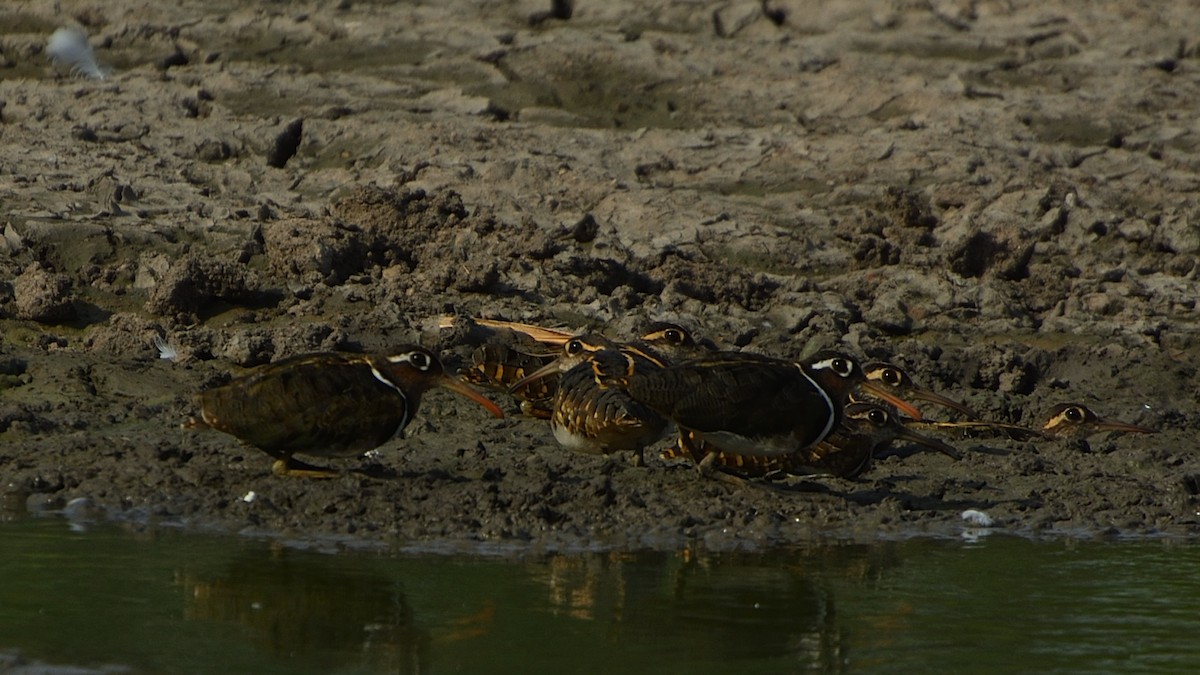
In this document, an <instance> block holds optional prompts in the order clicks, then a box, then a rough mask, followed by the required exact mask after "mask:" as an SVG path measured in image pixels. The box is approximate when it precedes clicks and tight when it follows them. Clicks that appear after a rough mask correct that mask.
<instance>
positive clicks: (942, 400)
mask: <svg viewBox="0 0 1200 675" xmlns="http://www.w3.org/2000/svg"><path fill="white" fill-rule="evenodd" d="M863 375H865V376H866V378H867V381H868V382H872V383H875V384H877V385H879V386H882V387H886V388H887V389H889V390H890V391H892V392H893V393H895V394H896V395H897V396H902V397H904V399H905V400H909V401H911V400H917V401H928V402H929V403H934V404H937V405H940V406H945V407H947V408H952V409H954V410H957V411H959V412H961V413H962V414H964V415H966V416H967V418H968V419H972V420H977V419H979V415H978V414H976V413H975V411H974V410H971V409H970V408H968V407H967V406H965V405H963V404H961V403H959V402H958V401H955V400H953V399H949V398H946V397H945V396H942V395H941V394H938V393H936V392H933V391H930V390H928V389H922V388H921V387H918V386H917V383H916V382H915V381H914V380H913V378H912V376H910V375H909V374H908V373H907V372H906V371H905V370H904V369H903V368H901V367H900V366H897V365H895V364H891V363H885V362H883V361H874V362H871V363H868V364H866V365H865V366H863ZM859 396H860V395H859V394H858V392H855V393H854V394H852V395H851V398H852V399H853V400H859Z"/></svg>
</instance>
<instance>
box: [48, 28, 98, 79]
mask: <svg viewBox="0 0 1200 675" xmlns="http://www.w3.org/2000/svg"><path fill="white" fill-rule="evenodd" d="M46 55H47V56H49V57H50V60H51V61H54V62H55V63H57V64H60V65H63V66H65V67H68V68H70V69H71V73H72V74H73V75H82V76H84V77H86V78H89V79H92V80H103V79H104V78H106V77H108V71H106V70H105V69H103V68H101V67H100V64H99V63H96V55H95V54H94V53H93V52H92V46H91V45H90V44H88V41H87V36H86V35H84V34H83V33H81V32H79V31H78V30H76V29H74V28H59V29H58V30H56V31H54V34H53V35H51V36H50V42H48V43H47V44H46Z"/></svg>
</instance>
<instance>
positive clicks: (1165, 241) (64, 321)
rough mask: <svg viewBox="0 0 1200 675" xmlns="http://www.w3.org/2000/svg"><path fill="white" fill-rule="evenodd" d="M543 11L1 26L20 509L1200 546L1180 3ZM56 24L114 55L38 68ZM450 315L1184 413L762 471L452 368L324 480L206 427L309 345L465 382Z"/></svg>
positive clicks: (399, 529) (355, 531)
mask: <svg viewBox="0 0 1200 675" xmlns="http://www.w3.org/2000/svg"><path fill="white" fill-rule="evenodd" d="M543 4H547V5H548V3H532V2H530V3H525V2H519V3H509V4H504V5H496V6H487V7H479V6H477V4H475V3H453V2H452V3H440V4H438V5H437V6H432V5H430V6H426V5H380V4H374V3H353V4H350V3H342V4H338V5H324V4H310V3H302V2H288V3H275V4H272V5H270V6H263V7H257V6H256V7H253V8H245V7H241V6H240V5H237V4H236V3H228V5H227V6H224V5H223V4H222V3H221V2H217V3H205V4H195V3H184V4H183V5H180V6H178V7H169V8H168V7H165V6H158V5H147V4H145V3H143V2H138V1H134V0H123V1H121V2H117V3H115V4H113V3H108V4H106V5H105V7H104V8H103V9H101V8H99V7H98V6H93V5H89V4H87V3H65V4H63V5H62V12H63V13H61V14H55V13H53V11H52V10H51V9H49V8H47V9H44V10H43V9H39V8H35V7H25V6H22V7H12V8H8V9H4V10H0V18H3V20H2V21H0V25H2V26H5V28H4V29H3V32H0V63H2V64H3V65H4V68H3V69H0V135H2V136H3V139H4V142H3V143H2V144H0V203H2V204H3V211H2V212H0V229H2V234H3V237H0V336H2V338H0V488H2V489H3V494H4V507H5V509H6V510H7V511H8V512H25V511H32V512H38V513H42V512H59V511H65V512H66V513H67V514H68V515H69V516H71V517H75V518H85V519H87V518H111V519H118V520H128V521H133V522H138V523H164V524H183V525H185V526H189V527H196V528H203V529H216V530H222V531H231V532H243V533H250V534H262V535H266V536H284V537H299V538H333V539H340V540H347V541H356V542H373V543H374V542H378V543H381V544H384V545H399V546H416V547H421V546H426V547H436V546H450V547H452V548H453V547H458V546H462V547H466V548H479V547H481V546H482V547H484V548H486V547H493V548H506V547H532V548H543V549H554V550H561V549H590V548H625V547H630V548H673V547H677V546H679V545H681V543H683V542H699V543H701V544H703V545H705V546H708V547H712V548H714V549H728V548H760V547H768V546H775V545H784V544H789V543H796V542H802V541H811V540H813V539H824V538H837V539H855V540H871V539H875V538H879V537H884V538H893V537H908V536H921V535H958V534H960V533H962V532H963V531H964V529H965V528H968V529H969V528H975V527H977V523H976V522H973V521H967V520H964V519H963V517H962V514H963V512H964V511H968V510H976V511H982V512H985V513H986V514H987V515H988V516H989V517H990V519H991V523H992V525H991V527H992V528H994V529H996V530H998V531H1007V532H1015V533H1019V534H1025V535H1030V536H1041V535H1055V536H1171V537H1191V536H1195V535H1196V534H1200V515H1198V514H1200V498H1198V496H1197V495H1198V493H1200V455H1198V453H1197V451H1196V448H1197V447H1198V445H1200V443H1198V439H1200V422H1198V419H1197V416H1196V414H1195V410H1196V404H1197V394H1198V387H1197V379H1196V377H1197V372H1196V366H1195V364H1196V361H1197V356H1198V355H1200V343H1198V341H1197V335H1198V330H1200V321H1198V320H1197V314H1196V298H1197V295H1198V293H1197V290H1198V287H1197V280H1196V276H1197V269H1196V262H1197V255H1198V254H1200V224H1198V223H1200V208H1198V206H1197V199H1196V194H1197V185H1198V184H1200V153H1198V143H1197V138H1198V137H1197V133H1198V131H1197V129H1196V128H1195V126H1194V124H1193V123H1192V122H1191V120H1192V119H1193V117H1194V108H1195V106H1194V102H1195V101H1196V100H1200V84H1198V82H1200V81H1198V80H1197V78H1196V77H1195V73H1196V71H1197V68H1200V61H1198V60H1197V58H1196V50H1197V47H1196V44H1195V38H1194V36H1193V35H1192V34H1191V33H1189V32H1188V31H1187V30H1186V28H1185V27H1186V26H1188V25H1191V22H1190V19H1191V17H1190V15H1189V14H1188V10H1187V8H1185V7H1178V8H1176V7H1173V6H1172V7H1161V8H1129V7H1127V6H1125V5H1123V4H1121V3H1116V2H1112V3H1102V4H1100V5H1091V6H1088V7H1087V8H1083V9H1081V8H1078V7H1076V6H1075V5H1074V4H1073V3H1051V4H1050V5H1046V4H1038V5H1012V4H1011V3H933V4H932V5H929V4H918V5H910V4H905V3H873V4H863V3H853V2H834V3H824V4H822V5H821V6H820V7H819V8H814V7H813V6H811V4H804V3H788V2H772V3H768V4H767V5H763V4H761V3H758V2H746V3H736V2H735V3H720V4H713V5H696V4H694V3H673V2H660V3H650V4H646V3H616V4H606V5H604V6H603V7H601V6H598V5H597V6H592V5H579V6H576V7H574V11H572V12H571V13H570V16H569V17H561V16H557V15H555V14H554V13H553V12H550V13H549V14H547V9H548V7H547V6H543ZM764 7H765V8H766V9H765V10H764ZM531 17H533V18H532V19H531ZM60 25H78V26H81V27H82V28H84V29H85V30H86V31H87V32H88V33H89V35H90V40H91V43H92V45H93V46H94V47H96V55H97V58H98V60H99V61H100V63H101V65H103V66H105V67H108V68H110V69H111V74H110V76H109V77H107V78H106V79H104V80H101V81H93V80H87V79H83V78H81V77H79V76H78V75H72V74H70V73H69V72H68V70H69V69H66V68H64V67H62V66H61V65H54V64H52V63H50V62H49V61H48V59H47V58H46V55H45V54H44V48H45V42H46V39H47V38H48V36H49V34H50V33H51V32H53V30H54V29H55V28H56V27H58V26H60ZM296 120H303V123H302V124H300V125H297V124H296ZM292 143H294V144H295V147H294V148H292V147H290V146H291V144H292ZM284 146H287V147H284ZM284 155H286V157H285V156H284ZM447 314H450V315H457V316H485V317H497V318H505V319H510V320H515V321H524V322H529V323H535V324H540V325H545V326H549V327H560V328H564V329H567V330H581V331H582V330H592V331H600V332H603V333H605V334H607V335H609V336H610V337H613V338H618V339H620V338H625V337H629V336H632V335H634V334H635V333H636V331H637V330H638V329H639V328H640V327H642V326H644V325H646V324H647V323H648V322H650V321H655V320H666V321H673V322H676V323H679V324H681V325H683V326H686V327H687V328H689V329H690V330H692V331H693V332H694V333H695V334H696V335H697V336H698V337H700V338H704V339H707V340H711V341H712V342H713V343H715V344H717V345H719V346H721V347H723V348H729V349H748V350H753V351H756V352H761V353H765V354H770V355H773V356H779V357H787V358H799V357H803V356H805V355H808V354H811V353H813V352H815V351H816V350H817V349H820V348H825V347H833V348H838V349H841V350H845V351H847V352H849V353H852V354H855V355H858V356H861V357H864V358H869V359H883V360H890V361H893V362H896V363H898V364H900V365H902V366H904V367H905V368H906V369H907V370H908V371H909V372H910V373H912V375H913V376H914V377H915V378H916V379H917V381H918V382H919V383H920V384H921V385H922V386H924V387H926V388H929V389H933V390H936V391H938V392H941V393H943V394H945V395H947V396H950V397H952V398H955V399H957V400H960V401H962V402H963V403H965V404H967V405H969V406H970V407H972V408H973V409H975V410H977V411H978V412H979V413H980V414H981V415H983V416H984V417H985V418H987V419H992V420H996V421H1001V422H1005V423H1010V424H1021V425H1033V426H1040V425H1041V423H1042V422H1043V421H1044V417H1045V415H1046V414H1047V413H1048V412H1049V411H1050V410H1051V408H1052V407H1053V406H1054V405H1055V404H1057V403H1061V402H1065V401H1076V402H1081V403H1084V404H1086V405H1087V406H1089V407H1091V408H1092V409H1094V410H1095V411H1096V412H1098V413H1100V414H1101V415H1103V416H1105V417H1109V418H1113V419H1119V420H1122V421H1125V422H1130V423H1135V424H1139V425H1143V426H1147V427H1152V428H1155V429H1157V430H1159V433H1157V434H1154V435H1141V434H1138V435H1121V434H1097V435H1094V436H1092V437H1090V438H1088V439H1086V441H1085V442H1079V441H1071V442H1067V441H1054V440H1046V439H1036V438H1035V439H1030V438H1021V439H1019V440H1015V439H1011V438H1008V437H1006V436H1004V435H994V436H986V435H982V436H981V435H978V434H970V435H967V434H963V433H961V432H958V431H953V430H952V431H938V432H936V433H938V434H940V435H939V436H938V437H939V438H941V439H942V440H944V441H946V442H949V443H952V444H953V445H955V446H956V447H957V448H958V449H959V450H960V451H962V453H963V454H964V458H963V459H962V460H961V461H957V462H956V461H953V460H952V459H951V458H949V457H947V456H945V455H941V454H937V453H930V452H917V451H916V448H912V447H909V446H907V445H904V444H900V445H898V446H896V448H895V450H894V452H892V453H891V454H889V455H887V456H885V457H882V458H880V459H878V460H877V461H876V462H875V463H874V464H873V465H872V466H871V468H870V469H869V470H868V471H867V472H866V473H864V474H863V475H862V476H860V477H858V478H856V479H853V480H847V479H836V478H824V477H796V478H790V479H787V480H784V481H776V482H772V483H770V484H769V485H764V484H763V482H762V481H756V482H752V483H751V484H748V485H743V486H735V485H730V484H728V483H725V482H721V481H715V480H712V479H710V478H704V477H702V476H700V475H699V474H698V473H697V471H696V470H695V468H694V467H693V466H691V465H690V464H689V463H688V462H686V461H682V460H669V461H668V460H663V459H661V458H660V457H659V452H658V450H660V449H661V448H662V447H665V446H666V443H667V441H666V440H664V441H663V443H661V444H660V446H661V447H654V448H651V449H649V450H648V451H647V457H648V462H647V466H645V467H634V466H631V465H630V463H629V462H628V461H626V458H623V457H619V456H612V457H603V456H590V455H579V454H572V453H569V452H567V451H565V450H563V449H561V448H559V447H558V446H557V444H556V443H555V441H554V438H553V436H552V435H551V432H550V429H549V427H548V425H547V424H546V423H545V422H544V421H539V420H533V419H527V418H522V417H521V416H520V415H519V414H518V409H517V406H516V403H515V402H514V401H512V400H508V399H505V397H504V396H503V395H500V394H492V396H493V398H494V400H496V401H497V402H499V403H501V405H502V406H504V407H505V409H506V410H507V411H509V412H510V413H511V414H510V416H509V417H507V418H506V419H504V420H495V419H492V418H491V417H490V416H488V415H487V414H486V412H484V411H483V410H482V409H480V408H478V407H477V406H475V405H473V404H471V403H470V402H467V401H464V400H460V399H458V398H457V397H454V396H452V395H449V394H445V393H444V392H433V393H430V394H429V395H428V396H426V398H425V400H424V401H423V404H422V407H421V410H420V413H419V415H418V417H417V418H416V419H415V420H414V421H413V422H412V424H410V426H409V427H408V429H407V430H406V433H405V438H403V439H397V440H394V441H392V442H389V443H388V444H386V445H384V446H383V447H381V448H379V449H378V450H377V451H376V452H373V453H371V454H370V455H369V456H368V457H366V458H364V459H362V460H348V461H345V462H340V463H338V466H339V467H340V468H344V469H347V471H346V472H345V473H344V474H343V475H341V476H339V477H337V478H333V479H330V480H299V479H286V478H280V477H276V476H274V475H272V473H271V460H270V458H269V457H268V456H267V455H265V454H264V453H262V452H259V451H257V450H255V449H253V448H247V447H245V446H242V445H240V444H239V443H238V442H237V441H236V439H233V438H232V437H229V436H226V435H224V434H219V433H215V432H204V433H197V432H196V431H193V430H188V429H183V428H181V424H182V423H183V422H184V421H185V420H186V419H187V418H188V417H189V416H190V415H194V414H195V412H196V411H195V409H194V407H193V403H192V395H193V394H194V393H195V392H197V391H199V390H201V389H204V388H207V387H211V386H215V385H218V384H221V383H224V382H226V381H228V380H229V379H230V378H231V377H233V376H236V375H238V374H240V373H242V372H245V369H247V368H251V367H254V366H257V365H261V364H265V363H269V362H272V361H277V360H279V359H282V358H285V357H287V356H290V355H294V354H300V353H305V352H312V351H329V350H345V351H371V352H374V351H384V350H387V349H389V348H390V347H391V346H394V345H399V344H404V343H411V342H419V343H421V344H424V345H426V346H428V347H430V348H433V349H435V350H436V351H438V352H439V353H440V354H441V355H442V356H443V359H444V360H445V361H446V363H447V364H448V365H449V366H450V367H452V368H453V367H461V366H464V365H467V364H469V359H470V354H471V353H472V351H473V350H474V349H475V348H476V347H477V346H478V343H479V336H478V335H477V334H475V333H472V332H471V331H468V330H454V329H451V330H442V329H439V328H438V327H437V321H438V318H439V317H441V316H443V315H447ZM156 338H157V339H158V342H159V343H161V347H160V346H159V345H158V344H156ZM164 355H167V356H171V358H163V356H164ZM931 414H938V413H937V411H931ZM931 433H933V432H931ZM351 469H366V472H365V473H361V472H355V471H350V470H351Z"/></svg>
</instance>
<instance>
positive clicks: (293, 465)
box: [271, 457, 341, 478]
mask: <svg viewBox="0 0 1200 675" xmlns="http://www.w3.org/2000/svg"><path fill="white" fill-rule="evenodd" d="M271 473H273V474H275V475H276V476H291V477H293V478H337V477H338V476H339V475H341V473H340V472H338V471H334V470H333V469H325V468H321V467H319V466H312V465H311V464H305V463H304V462H301V461H300V460H297V459H294V458H292V457H288V458H287V459H277V460H275V463H274V464H272V465H271Z"/></svg>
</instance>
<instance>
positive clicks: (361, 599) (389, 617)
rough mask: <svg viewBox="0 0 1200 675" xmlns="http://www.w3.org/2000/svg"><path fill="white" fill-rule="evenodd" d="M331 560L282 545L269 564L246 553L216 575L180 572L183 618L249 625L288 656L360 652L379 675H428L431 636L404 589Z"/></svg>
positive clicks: (261, 641)
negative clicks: (384, 674)
mask: <svg viewBox="0 0 1200 675" xmlns="http://www.w3.org/2000/svg"><path fill="white" fill-rule="evenodd" d="M331 562H334V560H333V559H332V558H322V557H316V556H312V555H303V554H301V553H299V552H296V551H289V550H288V549H284V548H280V547H276V548H273V549H272V551H271V555H270V557H269V558H267V559H264V555H263V553H262V552H261V551H260V552H256V553H248V554H244V555H243V556H241V557H239V558H237V559H236V560H235V561H234V562H232V563H230V564H229V565H228V567H227V568H226V569H225V570H224V572H223V573H221V574H219V575H216V576H212V575H193V574H190V573H187V572H183V573H180V574H178V575H177V583H178V584H180V585H181V586H183V589H184V618H185V619H188V620H205V621H224V622H230V623H235V624H238V625H240V626H243V627H245V628H246V629H247V632H248V635H249V636H250V638H251V639H252V640H254V642H255V643H257V644H258V645H259V646H260V647H262V648H264V649H267V650H269V652H270V653H272V654H275V655H277V656H281V657H286V658H290V659H295V658H298V657H304V658H305V659H306V660H308V659H311V658H313V657H317V658H322V657H325V656H328V655H331V654H333V655H338V654H340V655H354V654H357V655H359V657H358V658H359V659H360V666H362V667H366V668H370V669H371V670H372V671H376V670H378V671H382V672H396V673H423V672H427V670H428V668H427V664H428V662H429V646H430V636H429V633H428V631H426V630H423V629H421V628H420V627H418V626H417V625H416V622H415V620H414V618H413V611H412V607H411V606H410V605H409V603H408V600H407V598H406V597H405V594H404V593H403V591H401V590H399V589H397V588H396V587H395V585H394V584H392V583H390V582H389V581H388V580H387V579H385V578H383V577H379V576H373V575H370V574H369V573H365V572H363V571H362V570H357V571H356V572H355V573H348V572H346V571H343V570H340V569H339V568H338V567H337V566H335V565H332V564H330V563H331ZM342 660H343V659H339V660H338V661H336V662H331V663H330V665H331V666H333V665H340V664H341V662H342Z"/></svg>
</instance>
